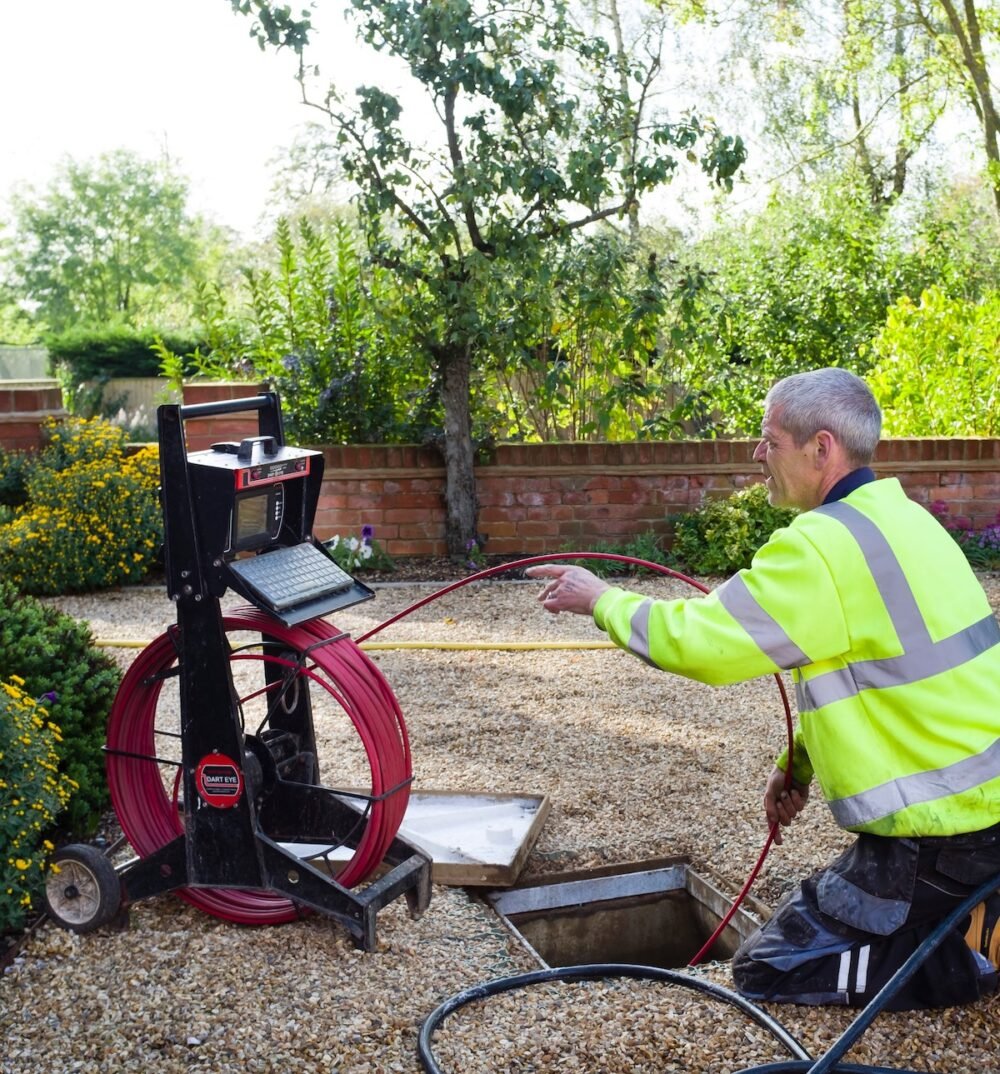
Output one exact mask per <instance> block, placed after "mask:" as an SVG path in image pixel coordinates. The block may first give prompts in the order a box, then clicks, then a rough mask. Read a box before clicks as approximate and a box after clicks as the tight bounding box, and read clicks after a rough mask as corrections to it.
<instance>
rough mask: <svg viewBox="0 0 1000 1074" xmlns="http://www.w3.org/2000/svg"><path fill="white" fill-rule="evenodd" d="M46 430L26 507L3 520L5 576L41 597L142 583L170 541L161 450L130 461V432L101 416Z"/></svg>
mask: <svg viewBox="0 0 1000 1074" xmlns="http://www.w3.org/2000/svg"><path fill="white" fill-rule="evenodd" d="M47 431H48V436H49V443H48V446H47V447H46V448H45V449H44V450H43V451H42V452H40V453H39V455H38V458H37V462H36V463H35V464H34V465H33V466H32V467H31V469H30V471H29V472H28V474H27V477H26V480H25V485H26V491H27V502H26V503H25V504H24V505H23V506H22V507H21V508H20V510H18V511H16V512H15V513H14V515H13V517H12V518H10V519H9V520H8V521H6V522H2V520H0V574H2V575H3V577H5V578H7V579H9V580H10V581H12V582H13V583H14V584H15V585H16V586H17V588H18V589H20V590H21V591H22V592H24V593H32V594H37V595H56V594H60V593H69V592H73V591H77V590H91V589H101V588H105V587H107V586H113V585H121V584H124V583H126V582H137V581H139V580H140V579H142V578H143V577H144V576H145V575H146V574H147V573H148V571H149V569H150V568H151V567H152V566H153V564H154V563H155V562H156V560H157V558H158V556H159V549H160V546H161V544H162V540H163V523H162V518H161V514H160V508H159V503H158V501H157V491H156V490H157V486H158V484H159V467H158V462H157V454H156V450H155V449H154V448H144V449H142V450H140V451H139V452H137V453H136V454H134V455H129V456H126V454H125V436H126V434H125V433H124V431H123V430H121V429H119V428H117V427H115V426H113V425H111V424H110V423H109V422H106V421H103V420H101V419H91V420H81V419H73V420H71V421H69V422H67V423H65V424H64V425H59V424H57V423H55V422H54V421H52V422H50V423H49V426H48V430H47Z"/></svg>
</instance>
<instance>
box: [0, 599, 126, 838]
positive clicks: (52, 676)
mask: <svg viewBox="0 0 1000 1074" xmlns="http://www.w3.org/2000/svg"><path fill="white" fill-rule="evenodd" d="M0 605H2V606H3V607H4V609H5V612H4V616H3V621H2V622H0V667H2V668H11V669H16V670H17V673H18V675H19V676H20V678H21V680H23V688H24V690H25V692H26V693H27V694H29V695H30V696H32V697H43V696H44V697H46V698H47V701H46V708H47V709H48V711H49V713H50V715H51V718H52V720H53V722H54V723H55V724H57V725H58V726H59V727H60V728H61V729H62V742H61V744H60V746H59V755H60V763H59V770H60V772H61V773H62V774H63V775H65V776H67V777H69V778H70V779H71V780H72V781H73V783H74V784H76V786H75V787H74V790H73V797H72V798H71V799H70V801H69V804H68V807H67V810H66V815H65V818H64V819H65V822H66V824H67V826H68V827H69V828H70V829H71V830H73V831H80V832H85V831H88V830H90V829H92V828H93V826H94V825H95V824H96V822H97V820H98V819H99V818H100V815H101V813H102V812H103V811H104V810H105V809H106V808H107V804H108V789H107V781H106V779H105V776H104V754H103V746H104V739H105V725H106V722H107V715H108V712H109V711H110V709H111V704H112V701H113V700H114V696H115V692H116V691H117V689H118V683H119V681H120V679H121V675H120V672H119V671H118V668H117V666H116V665H115V663H114V661H113V660H112V659H111V658H110V657H109V656H107V655H106V654H105V653H103V652H101V650H99V649H97V648H96V647H95V646H94V644H93V638H92V637H91V634H90V628H89V627H88V626H87V625H86V624H84V623H78V622H77V621H76V620H75V619H73V618H71V617H70V616H68V615H65V614H63V613H62V612H60V611H58V610H57V609H55V608H49V607H47V606H46V605H44V604H42V603H41V601H38V600H36V599H35V598H34V597H26V596H23V595H19V594H18V593H17V592H16V591H15V590H14V588H13V586H11V585H10V583H8V582H7V581H5V580H3V579H0Z"/></svg>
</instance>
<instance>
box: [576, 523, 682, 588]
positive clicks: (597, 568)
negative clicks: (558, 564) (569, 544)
mask: <svg viewBox="0 0 1000 1074" xmlns="http://www.w3.org/2000/svg"><path fill="white" fill-rule="evenodd" d="M570 551H572V549H571V550H570ZM588 551H591V552H601V553H604V554H606V555H616V556H631V557H632V558H634V559H642V560H645V561H646V562H647V563H659V564H661V565H662V566H664V567H666V566H669V563H670V557H669V556H668V554H667V553H666V552H664V550H663V545H662V544H661V542H660V538H659V537H657V536H656V534H655V533H653V532H652V531H649V532H648V533H640V534H639V535H638V536H637V537H633V539H632V540H631V541H627V542H625V543H623V544H615V543H613V542H610V541H599V542H598V543H597V544H595V545H594V546H593V547H592V548H590V549H588ZM575 562H576V563H578V564H579V566H581V567H586V568H587V570H589V571H592V572H593V573H594V574H596V575H597V576H598V577H599V578H613V577H621V576H623V575H626V574H644V573H649V568H647V567H636V566H632V565H630V564H628V563H622V562H621V561H620V560H617V559H580V560H576V561H575Z"/></svg>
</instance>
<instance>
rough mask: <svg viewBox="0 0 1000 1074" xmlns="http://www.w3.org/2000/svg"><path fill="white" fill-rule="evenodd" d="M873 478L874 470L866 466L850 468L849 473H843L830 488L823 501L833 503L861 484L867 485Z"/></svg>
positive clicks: (848, 494)
mask: <svg viewBox="0 0 1000 1074" xmlns="http://www.w3.org/2000/svg"><path fill="white" fill-rule="evenodd" d="M874 480H875V471H874V470H872V469H871V468H870V467H868V466H862V467H861V468H860V469H858V470H852V471H851V472H850V473H849V474H845V475H844V476H843V477H842V478H841V479H840V480H839V481H838V482H837V483H836V485H834V486H833V488H832V489H830V491H829V492H828V493H827V494H826V499H825V500H824V501H823V503H835V502H836V501H837V500H842V499H843V498H844V497H845V496H850V494H851V493H852V492H854V490H855V489H859V488H861V486H862V485H867V484H868V482H869V481H874Z"/></svg>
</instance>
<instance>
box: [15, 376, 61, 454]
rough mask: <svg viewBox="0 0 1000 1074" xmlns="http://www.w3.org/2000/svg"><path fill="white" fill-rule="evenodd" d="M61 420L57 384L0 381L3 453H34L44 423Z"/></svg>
mask: <svg viewBox="0 0 1000 1074" xmlns="http://www.w3.org/2000/svg"><path fill="white" fill-rule="evenodd" d="M64 417H66V411H65V410H64V409H63V401H62V389H61V388H60V387H59V382H58V381H55V380H20V381H19V380H7V381H0V445H2V446H3V447H4V448H6V450H8V451H35V450H37V449H38V448H39V447H41V446H42V426H43V424H44V422H45V420H46V419H47V418H64Z"/></svg>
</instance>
